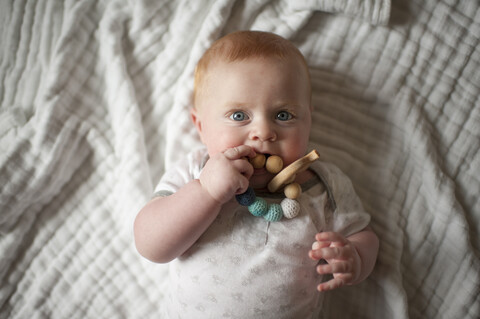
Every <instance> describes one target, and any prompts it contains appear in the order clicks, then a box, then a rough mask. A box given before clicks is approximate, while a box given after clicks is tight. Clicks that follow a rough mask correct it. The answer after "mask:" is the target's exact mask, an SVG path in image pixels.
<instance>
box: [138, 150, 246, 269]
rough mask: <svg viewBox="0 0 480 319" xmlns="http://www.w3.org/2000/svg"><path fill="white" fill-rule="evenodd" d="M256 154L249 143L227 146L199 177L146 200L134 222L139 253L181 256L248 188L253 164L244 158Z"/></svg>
mask: <svg viewBox="0 0 480 319" xmlns="http://www.w3.org/2000/svg"><path fill="white" fill-rule="evenodd" d="M253 156H255V151H253V149H252V148H250V147H248V146H238V147H234V148H231V149H227V150H226V151H225V152H223V153H219V154H217V155H215V156H213V157H212V158H210V159H209V160H208V162H207V163H206V165H205V167H204V168H203V170H202V173H201V174H200V178H199V179H198V180H193V181H191V182H189V183H188V184H186V185H185V186H183V187H182V188H181V189H179V190H178V191H177V192H176V193H175V194H172V195H170V196H166V197H158V198H155V199H153V200H151V201H150V202H149V203H147V205H145V206H144V207H143V208H142V209H141V210H140V212H139V213H138V215H137V217H136V219H135V224H134V235H135V244H136V247H137V250H138V251H139V253H140V254H141V255H142V256H144V257H145V258H147V259H149V260H151V261H154V262H161V263H165V262H169V261H171V260H173V259H175V258H177V257H178V256H180V255H182V254H183V253H184V252H185V251H186V250H187V249H188V248H190V246H192V245H193V243H195V241H196V240H197V239H198V238H199V237H200V236H201V235H202V234H203V232H204V231H205V230H206V229H207V228H208V226H210V224H211V223H212V222H213V220H214V219H215V218H216V217H217V215H218V213H219V211H220V208H221V207H222V205H223V204H224V203H226V202H227V201H228V200H230V199H231V198H232V196H234V195H235V194H239V193H242V192H244V191H245V190H246V189H247V187H248V182H249V178H250V176H251V175H252V173H253V167H252V166H251V165H250V164H249V163H248V161H246V160H244V157H253Z"/></svg>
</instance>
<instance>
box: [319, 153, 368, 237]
mask: <svg viewBox="0 0 480 319" xmlns="http://www.w3.org/2000/svg"><path fill="white" fill-rule="evenodd" d="M312 166H313V165H312ZM312 168H313V169H314V171H315V172H317V174H318V175H319V177H320V178H321V179H322V181H323V183H324V184H325V186H326V188H327V192H328V204H327V206H328V207H326V209H325V213H326V214H330V216H328V217H329V218H327V220H328V222H327V227H328V229H329V230H331V231H334V232H339V233H341V234H342V235H344V236H350V235H352V234H354V233H357V232H359V231H361V230H363V229H364V228H365V227H367V226H368V224H369V223H370V215H369V214H368V213H367V212H365V210H364V208H363V205H362V203H361V201H360V198H359V197H358V196H357V194H356V193H355V190H354V188H353V185H352V182H351V181H350V179H349V178H348V177H347V176H346V175H345V174H344V173H343V172H342V171H341V170H340V169H339V168H338V167H336V166H335V165H333V164H331V163H324V162H318V164H317V165H315V166H314V167H312ZM327 211H329V212H328V213H327Z"/></svg>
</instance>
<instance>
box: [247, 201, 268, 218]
mask: <svg viewBox="0 0 480 319" xmlns="http://www.w3.org/2000/svg"><path fill="white" fill-rule="evenodd" d="M248 211H249V212H250V213H252V215H253V216H257V217H260V216H263V215H265V214H266V213H267V211H268V203H267V202H266V201H265V200H264V199H263V198H261V197H258V198H256V199H255V201H254V202H253V204H251V205H250V206H248Z"/></svg>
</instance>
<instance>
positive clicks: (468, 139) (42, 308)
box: [0, 0, 480, 318]
mask: <svg viewBox="0 0 480 319" xmlns="http://www.w3.org/2000/svg"><path fill="white" fill-rule="evenodd" d="M479 8H480V4H479V2H478V1H468V0H463V1H462V0H460V1H450V0H439V1H435V0H426V1H421V0H408V1H395V0H393V1H390V0H364V1H358V0H342V1H340V0H323V1H322V0H316V1H315V0H303V1H267V0H258V1H234V0H220V1H201V2H200V1H148V0H142V1H126V0H125V1H122V0H117V1H93V0H90V1H88V0H82V1H63V2H62V1H48V0H39V1H2V2H1V4H0V52H1V53H0V81H1V82H0V103H1V106H0V318H159V317H160V313H161V310H162V303H163V302H165V301H164V298H163V292H164V291H165V277H166V276H167V275H168V268H167V266H165V265H156V264H152V263H150V262H148V261H146V260H144V259H142V258H141V257H140V256H139V255H138V254H137V252H136V250H135V247H134V243H133V233H132V224H133V220H134V218H135V215H136V213H137V212H138V210H139V209H140V208H141V207H142V206H143V204H144V203H145V202H146V201H148V200H149V198H150V196H151V195H152V192H153V187H154V185H155V184H156V183H157V181H158V180H159V178H160V176H161V175H162V173H163V172H164V171H165V169H166V168H168V167H169V166H170V165H172V163H174V162H175V161H176V160H177V159H179V158H180V157H181V156H183V154H185V152H187V151H188V150H189V149H191V148H194V147H196V146H198V145H199V140H198V136H197V135H196V133H195V131H194V128H193V126H192V125H191V123H190V119H189V114H188V110H189V107H190V96H191V92H192V86H193V80H192V74H193V70H194V67H195V64H196V61H197V60H198V59H199V57H200V56H201V54H202V53H203V52H204V50H205V49H206V48H207V47H208V46H209V45H210V44H211V43H212V42H213V41H214V40H215V39H217V38H218V37H220V36H221V35H223V34H226V33H228V32H231V31H235V30H239V29H252V30H263V31H272V32H275V33H278V34H280V35H282V36H284V37H286V38H288V39H290V40H291V41H293V42H294V43H295V44H296V45H297V46H298V47H299V48H300V50H301V51H302V52H303V53H304V55H305V57H306V59H307V62H308V64H309V66H310V71H311V76H312V86H313V104H314V113H313V129H312V134H311V142H312V146H313V147H315V148H316V149H317V150H318V151H319V153H320V154H321V158H322V159H323V160H325V161H330V162H333V163H334V164H336V165H337V166H339V167H340V168H341V169H342V170H343V171H344V172H345V173H346V174H347V175H349V176H350V178H351V179H352V182H353V185H354V187H355V189H356V191H357V193H358V194H359V196H360V198H361V199H362V202H363V204H364V206H365V208H366V210H367V211H368V212H369V213H370V214H371V216H372V227H373V229H374V230H375V232H376V233H377V234H378V236H379V238H380V242H381V245H380V253H379V258H378V261H377V265H376V268H375V270H374V272H373V274H372V275H371V277H370V278H369V279H368V280H367V281H365V282H364V283H362V284H360V285H357V286H353V287H345V288H342V289H339V290H337V291H334V292H331V293H328V294H327V295H326V303H325V304H326V306H325V310H324V312H325V315H326V317H327V318H478V317H479V316H480V297H479V296H480V237H479V228H480V226H479V225H480V201H479V199H478V198H479V194H480V173H479V171H480V154H479V149H480V99H479V96H480V47H479V37H480V9H479ZM346 305H348V307H346Z"/></svg>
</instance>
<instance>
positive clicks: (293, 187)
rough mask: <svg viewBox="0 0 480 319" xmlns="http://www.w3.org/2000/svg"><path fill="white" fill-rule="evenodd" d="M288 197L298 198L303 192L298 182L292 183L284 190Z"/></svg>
mask: <svg viewBox="0 0 480 319" xmlns="http://www.w3.org/2000/svg"><path fill="white" fill-rule="evenodd" d="M283 192H284V193H285V197H286V198H290V199H297V198H298V197H300V195H301V194H302V187H301V186H300V184H298V183H291V184H288V185H287V186H285V189H284V190H283Z"/></svg>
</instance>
